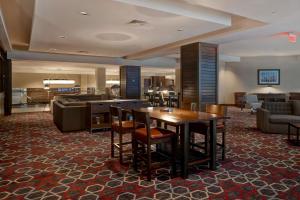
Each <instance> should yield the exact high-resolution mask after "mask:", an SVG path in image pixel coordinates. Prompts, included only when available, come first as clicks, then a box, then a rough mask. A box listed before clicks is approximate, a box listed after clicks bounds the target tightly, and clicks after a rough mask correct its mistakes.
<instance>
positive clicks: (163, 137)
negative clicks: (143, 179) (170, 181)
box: [132, 110, 177, 181]
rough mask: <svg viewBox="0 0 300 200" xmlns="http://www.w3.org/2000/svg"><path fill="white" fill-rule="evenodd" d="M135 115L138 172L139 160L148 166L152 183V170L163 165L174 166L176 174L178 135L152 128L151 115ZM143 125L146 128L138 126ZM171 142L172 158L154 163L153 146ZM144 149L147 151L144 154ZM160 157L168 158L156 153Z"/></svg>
mask: <svg viewBox="0 0 300 200" xmlns="http://www.w3.org/2000/svg"><path fill="white" fill-rule="evenodd" d="M132 115H133V127H134V131H133V136H132V137H133V138H132V140H133V142H132V144H133V148H132V149H133V166H134V169H135V170H137V164H138V160H142V161H145V163H146V166H147V179H148V180H149V181H151V170H152V169H154V168H158V167H161V166H163V165H167V164H170V163H171V164H172V173H173V174H175V173H176V163H175V156H176V153H175V152H176V148H177V138H176V134H175V133H174V132H172V131H170V130H166V129H162V128H150V117H149V113H146V112H140V111H135V110H133V111H132ZM140 124H143V125H144V128H138V127H137V125H140ZM169 142H171V144H172V145H171V158H169V159H168V160H167V161H159V162H156V163H154V162H152V161H153V160H152V157H151V154H152V153H154V152H153V151H152V150H151V146H152V145H157V144H163V143H169ZM139 145H141V146H142V151H141V150H140V148H139ZM144 147H146V151H145V152H144V151H143V150H144ZM155 153H157V154H159V155H160V156H163V157H166V156H165V155H162V154H161V153H159V152H155Z"/></svg>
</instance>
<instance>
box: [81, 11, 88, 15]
mask: <svg viewBox="0 0 300 200" xmlns="http://www.w3.org/2000/svg"><path fill="white" fill-rule="evenodd" d="M80 14H82V15H88V13H87V12H84V11H81V12H80Z"/></svg>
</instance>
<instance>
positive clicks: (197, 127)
mask: <svg viewBox="0 0 300 200" xmlns="http://www.w3.org/2000/svg"><path fill="white" fill-rule="evenodd" d="M205 112H207V113H210V114H216V115H220V116H224V119H221V120H218V121H217V133H221V134H222V142H221V143H217V146H220V147H221V149H222V160H225V159H226V116H227V107H226V106H223V105H206V109H205ZM195 134H202V135H204V147H203V145H202V144H201V145H199V144H197V143H196V141H195V140H196V139H195ZM190 135H191V145H192V148H194V147H198V148H200V149H201V148H202V149H204V151H205V153H206V154H208V148H209V146H208V144H209V124H208V123H193V124H190Z"/></svg>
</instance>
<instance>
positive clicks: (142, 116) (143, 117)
mask: <svg viewBox="0 0 300 200" xmlns="http://www.w3.org/2000/svg"><path fill="white" fill-rule="evenodd" d="M132 117H133V128H134V130H136V128H137V127H138V126H140V125H145V127H146V131H147V140H148V141H150V136H151V135H150V116H149V113H148V112H141V111H137V110H132Z"/></svg>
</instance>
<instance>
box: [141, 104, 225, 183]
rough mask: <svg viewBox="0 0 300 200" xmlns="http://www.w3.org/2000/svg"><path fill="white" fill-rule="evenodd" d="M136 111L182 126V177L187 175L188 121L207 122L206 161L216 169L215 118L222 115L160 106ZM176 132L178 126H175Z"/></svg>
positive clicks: (219, 117) (169, 123) (160, 120)
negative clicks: (207, 145)
mask: <svg viewBox="0 0 300 200" xmlns="http://www.w3.org/2000/svg"><path fill="white" fill-rule="evenodd" d="M137 110H138V111H142V112H148V113H149V115H150V118H151V119H153V120H157V121H159V122H164V123H166V124H168V125H171V126H174V127H182V129H183V130H182V131H180V132H181V136H180V138H181V139H180V140H181V142H182V144H181V145H182V148H181V150H182V152H181V153H182V158H181V168H182V170H181V175H182V177H183V178H187V176H188V161H189V149H190V148H189V144H190V143H189V142H190V132H189V125H190V123H198V122H209V130H210V153H209V157H208V159H207V160H208V161H209V163H210V165H209V166H210V169H212V170H215V169H216V154H217V153H216V148H217V147H216V146H217V144H216V143H217V136H216V121H217V119H221V118H224V116H218V115H216V114H210V113H205V112H198V111H189V110H183V109H179V108H168V109H166V108H161V107H148V108H140V109H137ZM176 132H177V134H179V133H178V128H176Z"/></svg>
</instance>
